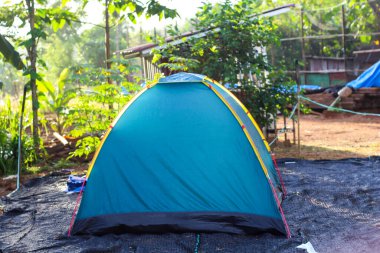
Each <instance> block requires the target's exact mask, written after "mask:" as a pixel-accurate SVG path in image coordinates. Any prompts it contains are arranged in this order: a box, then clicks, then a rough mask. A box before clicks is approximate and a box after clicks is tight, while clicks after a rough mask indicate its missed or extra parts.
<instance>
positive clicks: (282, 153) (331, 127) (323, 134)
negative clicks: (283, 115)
mask: <svg viewBox="0 0 380 253" xmlns="http://www.w3.org/2000/svg"><path fill="white" fill-rule="evenodd" d="M278 127H279V128H282V127H283V125H281V124H280V125H279V126H278ZM288 127H289V125H288ZM300 133H301V153H300V154H299V153H298V146H297V145H294V144H293V134H292V133H288V134H287V137H288V139H289V140H290V142H291V146H289V145H285V143H284V135H281V137H280V138H279V141H278V142H277V143H276V145H274V146H272V150H273V151H274V152H275V154H276V157H277V158H290V157H293V158H294V157H299V158H301V159H307V160H320V159H329V160H331V159H332V160H335V159H342V158H364V157H369V156H380V117H376V116H360V115H350V114H341V113H340V114H339V113H328V114H326V113H325V114H321V115H315V114H309V115H302V116H301V120H300ZM296 136H297V134H296ZM296 143H297V141H296Z"/></svg>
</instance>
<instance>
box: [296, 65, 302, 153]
mask: <svg viewBox="0 0 380 253" xmlns="http://www.w3.org/2000/svg"><path fill="white" fill-rule="evenodd" d="M296 79H297V133H298V140H297V142H298V156H301V132H300V121H301V101H300V91H301V84H300V69H299V65H298V60H296Z"/></svg>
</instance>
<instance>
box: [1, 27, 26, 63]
mask: <svg viewBox="0 0 380 253" xmlns="http://www.w3.org/2000/svg"><path fill="white" fill-rule="evenodd" d="M0 52H1V53H2V54H3V55H4V57H5V60H6V61H8V62H9V63H11V64H12V65H13V66H14V67H15V68H17V69H18V70H21V69H24V68H25V65H24V63H23V62H22V60H21V58H20V54H19V53H18V52H17V51H16V50H15V49H14V47H13V46H12V44H11V43H9V41H8V40H7V39H6V38H5V37H4V36H3V35H1V34H0Z"/></svg>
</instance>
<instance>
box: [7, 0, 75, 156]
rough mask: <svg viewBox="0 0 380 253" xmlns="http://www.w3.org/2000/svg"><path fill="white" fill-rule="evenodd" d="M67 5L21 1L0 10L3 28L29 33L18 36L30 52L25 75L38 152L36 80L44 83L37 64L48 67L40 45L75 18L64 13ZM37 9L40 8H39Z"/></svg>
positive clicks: (35, 144) (71, 14)
mask: <svg viewBox="0 0 380 253" xmlns="http://www.w3.org/2000/svg"><path fill="white" fill-rule="evenodd" d="M66 2H67V1H62V4H63V5H62V6H58V7H49V6H48V1H47V0H25V2H23V1H18V2H16V3H14V4H13V5H9V6H5V7H1V8H0V13H1V14H0V16H1V19H0V20H1V22H0V25H2V26H5V27H17V28H18V29H20V28H24V29H26V30H27V31H28V32H27V35H26V36H22V35H19V36H20V37H18V38H17V39H18V41H21V43H20V44H19V46H23V47H25V49H26V52H27V57H26V58H27V61H28V65H27V68H26V71H24V75H28V76H29V78H30V87H31V91H32V110H33V140H34V146H35V148H36V149H38V148H39V144H40V141H39V130H38V124H39V121H38V96H37V85H36V80H37V79H41V76H40V75H39V74H38V73H37V68H38V63H39V64H40V65H45V63H44V62H43V60H42V59H39V58H38V50H37V48H38V42H39V41H40V39H46V36H47V33H46V29H47V28H48V27H50V26H51V27H52V28H53V30H54V31H57V30H58V29H59V28H62V27H63V26H64V25H65V23H68V24H70V22H71V20H72V19H75V18H76V17H75V15H74V14H73V13H71V12H70V11H68V10H65V9H63V8H62V7H64V4H65V3H66ZM36 5H37V6H36ZM16 18H18V19H19V20H21V21H22V23H21V25H19V24H17V19H16Z"/></svg>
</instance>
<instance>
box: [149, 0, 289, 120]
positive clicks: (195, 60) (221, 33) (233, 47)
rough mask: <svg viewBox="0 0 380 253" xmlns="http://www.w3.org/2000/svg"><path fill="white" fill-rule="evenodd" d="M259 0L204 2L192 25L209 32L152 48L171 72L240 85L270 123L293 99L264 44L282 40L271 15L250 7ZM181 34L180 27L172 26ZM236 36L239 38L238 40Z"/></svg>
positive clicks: (174, 32) (246, 100)
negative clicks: (255, 10)
mask: <svg viewBox="0 0 380 253" xmlns="http://www.w3.org/2000/svg"><path fill="white" fill-rule="evenodd" d="M255 3H256V1H253V0H241V1H239V2H237V3H236V4H232V3H231V2H230V1H228V0H226V1H224V2H223V3H221V4H215V5H212V4H210V3H206V4H204V5H203V7H202V9H201V10H200V11H199V12H198V13H197V14H196V19H194V20H193V21H192V22H193V26H194V27H195V29H196V30H200V31H204V33H206V36H204V37H201V38H197V37H193V38H190V39H188V40H184V43H182V44H179V45H165V46H164V47H163V48H162V49H160V50H156V51H155V52H154V53H155V54H154V61H155V62H158V63H160V66H162V67H166V68H168V69H169V70H170V72H177V71H179V70H181V71H187V70H188V71H190V72H195V73H202V74H205V75H207V76H209V77H211V78H213V79H215V80H217V81H219V82H222V83H223V84H236V85H237V86H238V88H237V90H236V91H235V92H236V93H237V95H238V96H239V97H240V99H241V100H243V101H242V102H243V103H244V104H246V105H247V107H248V109H249V110H250V111H251V113H252V115H253V116H254V118H255V119H256V120H257V121H258V123H259V125H260V126H262V127H263V126H265V125H268V124H269V123H271V120H272V119H273V116H272V115H276V114H277V112H278V111H280V112H283V113H285V114H286V113H287V110H286V107H287V106H288V105H289V104H294V101H295V98H294V95H293V94H292V93H291V92H290V91H289V90H290V89H289V88H288V87H289V86H290V85H292V82H291V81H290V79H288V78H287V77H286V75H285V73H284V71H283V70H282V68H280V69H279V68H274V67H273V66H272V65H271V64H269V62H268V59H267V57H266V53H265V48H266V47H268V46H270V45H278V42H279V38H278V36H277V34H276V26H275V25H273V23H272V21H271V20H270V19H268V18H257V16H255V13H254V12H252V8H251V7H252V6H254V5H255ZM170 32H171V33H172V35H173V36H178V33H177V32H178V29H175V28H174V29H171V30H170ZM237 38H238V39H237Z"/></svg>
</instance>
